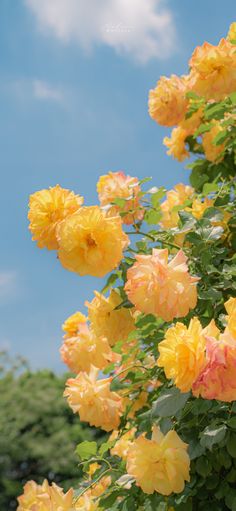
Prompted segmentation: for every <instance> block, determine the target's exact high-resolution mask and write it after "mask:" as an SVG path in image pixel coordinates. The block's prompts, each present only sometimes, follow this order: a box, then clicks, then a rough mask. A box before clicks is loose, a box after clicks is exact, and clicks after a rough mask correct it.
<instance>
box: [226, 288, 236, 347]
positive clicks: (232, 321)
mask: <svg viewBox="0 0 236 511" xmlns="http://www.w3.org/2000/svg"><path fill="white" fill-rule="evenodd" d="M225 308H226V311H227V312H228V316H227V317H226V319H227V332H228V331H229V332H230V335H232V337H234V338H235V340H236V298H233V297H231V298H229V300H228V301H227V302H225Z"/></svg>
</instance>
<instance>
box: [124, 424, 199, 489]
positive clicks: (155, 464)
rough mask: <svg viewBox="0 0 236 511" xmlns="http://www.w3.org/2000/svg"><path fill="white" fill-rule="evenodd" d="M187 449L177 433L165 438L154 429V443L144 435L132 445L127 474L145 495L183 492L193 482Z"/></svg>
mask: <svg viewBox="0 0 236 511" xmlns="http://www.w3.org/2000/svg"><path fill="white" fill-rule="evenodd" d="M187 447H188V446H187V444H185V443H184V442H182V440H181V439H180V437H179V436H178V435H177V433H176V432H175V431H169V432H168V433H167V434H166V435H165V436H164V435H163V434H162V433H161V431H160V430H159V429H158V428H156V427H155V428H153V435H152V439H151V440H148V439H147V438H145V435H144V434H142V435H141V436H139V437H138V438H136V439H135V440H134V442H133V443H132V445H131V446H130V448H129V451H128V457H127V472H128V474H129V475H131V476H132V477H134V479H135V480H136V484H137V486H140V488H141V489H142V490H143V492H144V493H148V494H152V493H154V491H156V492H158V493H161V494H162V495H170V494H171V493H173V492H174V493H181V492H182V491H183V489H184V485H185V481H189V480H190V478H189V467H190V459H189V456H188V454H187Z"/></svg>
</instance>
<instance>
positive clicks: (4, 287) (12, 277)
mask: <svg viewBox="0 0 236 511" xmlns="http://www.w3.org/2000/svg"><path fill="white" fill-rule="evenodd" d="M16 292H17V274H16V272H15V271H0V304H3V303H5V302H6V301H9V298H11V297H12V296H15V294H16Z"/></svg>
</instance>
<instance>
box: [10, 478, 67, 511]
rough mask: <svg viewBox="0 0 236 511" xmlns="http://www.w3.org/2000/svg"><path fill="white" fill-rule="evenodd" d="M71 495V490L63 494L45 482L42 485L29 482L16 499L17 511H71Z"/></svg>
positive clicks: (54, 485) (56, 487)
mask: <svg viewBox="0 0 236 511" xmlns="http://www.w3.org/2000/svg"><path fill="white" fill-rule="evenodd" d="M73 494H74V492H73V490H72V489H70V490H69V491H68V492H67V493H66V494H65V493H64V492H63V490H62V489H61V488H59V486H57V485H56V484H54V483H53V484H52V486H50V485H49V484H48V481H47V480H45V481H44V482H43V484H42V485H39V484H36V483H35V482H34V481H29V482H28V483H26V485H25V486H24V493H23V495H21V496H20V497H18V499H17V500H18V503H19V505H18V508H17V511H49V510H50V511H73V509H75V508H74V507H73Z"/></svg>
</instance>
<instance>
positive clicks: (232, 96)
mask: <svg viewBox="0 0 236 511" xmlns="http://www.w3.org/2000/svg"><path fill="white" fill-rule="evenodd" d="M229 99H230V101H231V103H232V104H233V105H236V92H232V93H231V94H230V95H229Z"/></svg>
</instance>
